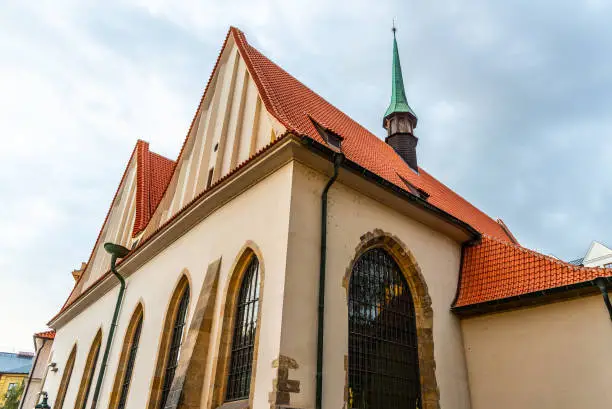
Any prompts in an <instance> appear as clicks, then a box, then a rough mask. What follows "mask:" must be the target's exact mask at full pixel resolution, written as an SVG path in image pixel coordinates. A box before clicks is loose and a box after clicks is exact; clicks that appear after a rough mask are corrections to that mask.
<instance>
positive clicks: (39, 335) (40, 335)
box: [34, 329, 55, 339]
mask: <svg viewBox="0 0 612 409" xmlns="http://www.w3.org/2000/svg"><path fill="white" fill-rule="evenodd" d="M34 336H35V337H36V338H44V339H55V331H53V330H52V329H51V330H49V331H44V332H37V333H36V334H34Z"/></svg>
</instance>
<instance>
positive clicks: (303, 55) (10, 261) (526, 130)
mask: <svg viewBox="0 0 612 409" xmlns="http://www.w3.org/2000/svg"><path fill="white" fill-rule="evenodd" d="M221 3H223V4H224V5H223V6H221V5H220V4H221ZM329 3H330V2H329V1H327V0H300V1H283V0H279V1H252V0H244V1H242V0H240V1H236V0H232V1H224V2H215V3H212V2H207V1H203V0H188V1H177V0H174V1H170V0H168V1H166V0H107V1H104V2H99V3H98V2H92V1H84V0H74V1H72V0H54V1H42V0H39V1H36V2H28V1H22V0H16V1H13V0H8V1H7V0H5V1H4V2H3V5H2V7H1V8H0V27H1V30H0V33H1V35H0V138H1V145H0V289H1V294H0V350H8V351H12V350H31V349H32V348H33V347H32V333H33V332H35V331H41V330H44V329H45V328H46V327H45V323H46V322H47V321H48V320H49V318H50V317H52V316H53V315H54V314H55V313H56V312H57V311H58V309H59V308H60V307H61V305H62V304H63V302H64V301H65V299H66V297H67V295H68V293H69V291H70V289H71V288H72V285H73V280H72V277H71V275H70V272H71V271H72V270H73V269H75V268H77V267H79V265H80V263H81V261H86V260H87V258H88V257H89V254H90V251H91V247H92V245H93V243H94V240H95V239H96V236H97V234H98V231H99V229H100V227H101V224H102V221H103V219H104V216H105V214H106V212H107V210H108V207H109V205H110V201H111V199H112V196H113V193H114V191H115V189H116V188H117V184H118V183H119V179H120V177H121V174H122V172H123V169H124V167H125V165H126V162H127V160H128V158H129V155H130V153H131V151H132V149H133V146H134V144H135V142H136V139H137V138H142V139H145V140H147V141H149V142H150V143H151V149H152V150H153V151H155V152H159V153H161V154H163V155H166V156H167V157H169V158H172V159H175V158H176V155H177V154H178V150H179V149H180V146H181V143H182V141H183V139H184V138H185V134H186V131H187V128H188V126H189V124H190V121H191V118H192V116H193V114H194V112H195V109H196V105H197V104H198V102H199V98H200V95H201V93H202V90H203V88H204V86H205V84H206V82H207V80H208V77H209V75H210V72H211V70H212V66H213V64H214V61H215V59H216V57H217V55H218V53H219V49H220V47H221V44H222V42H223V39H224V37H225V34H226V32H227V30H228V28H229V26H230V25H235V26H237V27H239V28H240V29H242V30H243V31H244V32H245V33H246V35H247V38H248V39H249V41H250V42H251V43H252V44H253V45H255V46H256V47H257V48H259V49H260V50H261V51H262V52H263V53H264V54H266V55H267V56H268V57H270V58H271V59H272V60H274V61H275V62H276V63H278V64H279V65H280V66H282V67H283V68H285V69H286V70H287V71H289V72H290V73H292V74H293V75H294V76H296V77H297V78H298V79H300V80H301V81H303V82H304V83H305V84H306V85H308V86H309V87H311V88H312V89H314V90H315V91H317V92H318V93H319V94H321V95H323V96H324V97H325V98H326V99H328V100H329V101H330V102H331V103H333V104H335V105H336V106H338V107H339V108H340V109H342V110H343V111H345V112H346V113H347V114H349V115H350V116H352V117H353V118H354V119H355V120H357V121H358V122H360V123H361V124H363V125H364V126H366V127H367V128H368V129H370V130H371V131H372V132H374V133H375V134H377V135H378V136H380V137H383V136H384V130H383V129H382V128H381V117H382V114H383V113H384V111H385V109H386V108H387V105H388V100H389V95H390V87H391V79H390V70H391V50H392V42H391V41H392V36H391V31H390V28H391V21H392V19H393V17H396V18H397V26H398V28H399V31H398V42H399V49H400V55H401V61H402V66H403V70H404V80H405V82H406V88H407V92H408V100H409V102H410V104H411V106H412V107H413V109H414V110H415V111H416V113H417V115H418V116H419V126H418V128H417V132H416V133H417V135H418V136H419V138H420V140H419V147H418V155H419V164H420V165H421V166H422V167H423V168H425V169H427V170H428V171H429V172H430V173H432V174H433V175H434V176H436V177H437V178H439V179H440V180H441V181H443V182H444V183H446V184H448V185H449V186H450V187H452V188H453V189H455V190H456V191H457V192H459V193H460V194H461V195H463V196H464V197H466V198H467V199H468V200H469V201H471V202H472V203H474V204H475V205H476V206H478V207H480V208H481V209H483V210H484V211H485V212H487V213H488V214H489V215H491V216H492V217H501V218H503V220H504V221H505V222H506V224H507V225H508V226H509V227H510V228H511V229H512V231H513V233H514V234H515V236H516V237H517V238H518V239H519V241H520V242H521V243H522V244H523V245H525V246H527V247H530V248H535V249H538V250H540V251H542V252H545V253H549V254H554V255H556V256H558V257H561V258H564V259H571V258H575V257H579V256H581V255H582V254H583V253H584V252H585V251H586V249H587V247H588V245H589V243H590V241H591V240H593V239H595V240H600V241H603V242H608V243H612V217H610V214H609V209H610V206H609V203H610V201H611V199H612V172H611V171H612V162H611V160H610V159H611V158H612V142H611V137H612V115H610V112H612V26H611V25H610V21H612V7H611V4H610V2H608V1H605V0H601V1H596V0H592V1H584V2H578V1H564V2H559V1H554V2H553V1H540V2H533V1H512V2H508V1H498V2H493V1H478V0H476V1H470V2H463V1H461V2H460V1H456V2H453V1H443V0H438V1H436V2H424V1H416V0H412V1H409V2H407V1H406V0H400V1H397V2H386V4H385V5H381V4H379V3H382V2H373V1H362V0H351V1H350V2H346V3H342V2H337V3H336V4H335V5H330V4H329ZM534 3H537V4H534ZM110 313H111V312H110V311H109V314H110ZM109 317H110V316H109Z"/></svg>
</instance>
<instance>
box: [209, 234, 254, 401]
mask: <svg viewBox="0 0 612 409" xmlns="http://www.w3.org/2000/svg"><path fill="white" fill-rule="evenodd" d="M253 257H256V258H257V260H258V262H259V310H258V311H257V330H256V332H255V346H254V348H253V363H252V367H251V383H250V387H249V398H248V399H244V400H239V401H232V402H227V403H226V402H225V395H226V388H227V380H228V379H227V378H228V371H229V366H230V362H229V361H230V358H231V347H232V345H231V343H232V336H233V332H234V320H235V319H236V317H235V315H236V308H237V301H238V296H239V293H240V287H241V284H242V278H243V277H244V273H245V272H246V270H247V268H248V266H249V264H250V262H251V260H252V258H253ZM229 271H230V274H231V275H230V278H229V280H228V282H227V284H226V288H225V291H224V294H225V300H224V301H223V303H222V310H221V312H220V319H221V324H220V326H221V332H220V336H219V338H220V339H219V344H218V345H219V350H218V356H217V357H216V358H215V359H214V361H213V362H214V363H213V365H215V364H216V367H214V366H213V369H212V373H213V374H214V380H213V382H212V385H211V389H212V390H211V394H210V395H211V397H212V399H210V400H209V405H208V408H209V409H212V408H218V407H221V406H223V407H225V406H231V407H240V408H242V407H249V408H252V407H253V398H254V394H255V378H256V373H257V357H258V350H259V334H260V331H261V312H262V309H263V308H262V307H263V304H262V303H263V299H264V282H265V267H264V259H263V256H262V253H261V251H260V250H259V247H257V245H256V244H255V243H253V242H252V241H249V242H247V244H245V245H244V246H243V248H242V249H241V250H240V252H239V253H238V257H237V258H236V259H235V261H234V263H233V265H232V267H231V269H230V270H229Z"/></svg>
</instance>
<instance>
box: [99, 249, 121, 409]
mask: <svg viewBox="0 0 612 409" xmlns="http://www.w3.org/2000/svg"><path fill="white" fill-rule="evenodd" d="M104 249H105V250H106V251H107V252H108V253H110V254H111V262H110V269H111V271H112V272H113V274H114V275H115V277H117V280H119V294H118V295H117V303H116V304H115V312H114V314H113V321H112V322H111V326H110V330H109V331H108V338H107V339H106V347H105V348H104V356H103V357H102V364H101V366H100V373H99V374H98V381H97V382H96V389H95V390H94V395H93V398H92V402H91V409H95V408H96V406H97V405H98V397H99V396H100V389H101V388H102V381H103V380H104V372H105V371H106V365H107V361H108V354H109V352H110V348H111V344H112V342H113V335H114V334H115V328H116V327H117V318H118V317H119V309H120V308H121V302H122V301H123V293H124V292H125V279H124V278H123V277H122V276H121V275H120V274H119V273H118V272H117V268H116V263H117V259H118V258H123V257H125V256H126V255H127V254H128V253H129V250H128V249H126V248H125V247H123V246H120V245H118V244H113V243H104Z"/></svg>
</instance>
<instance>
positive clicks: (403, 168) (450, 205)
mask: <svg viewBox="0 0 612 409" xmlns="http://www.w3.org/2000/svg"><path fill="white" fill-rule="evenodd" d="M230 31H231V33H232V34H233V35H234V38H235V40H236V43H237V45H238V48H239V50H240V51H241V54H242V55H243V58H244V59H245V61H246V64H247V67H249V71H250V72H251V75H252V76H253V79H254V80H255V83H256V84H257V86H258V88H259V91H260V94H261V96H262V100H263V102H264V104H265V106H266V108H267V110H268V111H269V112H270V113H271V114H272V115H274V116H275V117H276V119H278V120H279V121H280V122H281V123H282V124H283V125H285V126H286V127H287V128H288V129H289V130H290V131H293V132H295V133H298V134H302V135H306V136H308V137H310V138H312V139H314V140H316V141H318V142H321V143H325V142H324V141H323V139H322V138H321V136H320V135H319V133H318V132H317V130H316V128H315V127H314V125H313V123H312V121H311V120H310V119H309V116H310V117H312V119H314V120H315V121H317V122H318V123H320V124H321V125H322V126H324V127H325V128H327V129H329V130H331V131H333V132H335V133H336V134H338V135H340V136H341V137H342V138H343V142H342V150H343V152H344V154H345V155H346V157H347V158H348V159H350V160H351V161H353V162H355V163H357V164H359V165H360V166H362V167H364V168H366V169H368V170H369V171H371V172H373V173H375V174H376V175H378V176H380V177H382V178H384V179H386V180H387V181H389V182H391V183H393V184H395V185H396V186H398V187H400V188H402V189H404V190H406V185H405V183H404V182H403V181H402V178H403V179H405V180H406V181H408V182H409V183H410V184H412V185H413V186H415V187H416V188H419V189H422V190H424V191H425V192H426V193H427V194H429V198H428V202H429V203H431V204H432V205H434V206H436V207H438V208H440V209H442V210H444V211H445V212H447V213H450V214H451V215H453V216H455V217H456V218H458V219H460V220H462V221H464V222H466V223H468V224H470V225H471V226H472V227H474V228H475V229H476V230H478V231H480V232H482V233H485V234H488V235H491V236H494V237H498V238H500V239H502V240H512V239H511V238H510V237H509V236H508V234H506V232H505V230H504V228H503V227H502V226H500V225H499V224H498V223H496V222H495V221H494V220H493V219H491V218H490V217H489V216H487V215H486V214H485V213H483V212H482V211H480V210H479V209H477V208H476V207H474V206H473V205H472V204H470V203H469V202H468V201H466V200H465V199H463V198H462V197H461V196H459V195H458V194H457V193H455V192H453V191H452V190H451V189H449V188H448V187H446V186H445V185H444V184H442V183H440V182H439V181H438V180H437V179H435V178H434V177H433V176H431V175H430V174H429V173H427V172H426V171H425V170H423V169H422V168H419V173H418V174H417V173H416V172H414V171H413V170H412V169H410V167H409V166H408V165H407V164H406V162H404V161H403V160H402V158H401V157H400V156H399V155H397V154H396V153H395V151H394V150H393V148H392V147H391V146H389V145H387V144H386V143H385V142H384V141H382V140H381V139H379V138H378V137H376V136H375V135H374V134H372V133H371V132H369V131H368V130H367V129H365V128H364V127H363V126H361V125H359V124H358V123H357V122H355V121H354V120H352V119H351V118H350V117H349V116H347V115H346V114H344V113H343V112H342V111H340V110H339V109H338V108H336V107H334V106H333V105H332V104H330V103H329V102H327V101H326V100H325V99H323V98H322V97H321V96H319V95H318V94H317V93H315V92H314V91H312V90H311V89H309V88H308V87H306V86H305V85H304V84H302V83H301V82H300V81H298V80H297V79H295V78H294V77H293V76H291V75H290V74H288V73H287V72H286V71H284V70H283V69H282V68H280V67H279V66H278V65H276V64H274V63H273V62H272V61H270V60H269V59H268V58H266V57H265V56H264V55H263V54H261V53H260V52H259V51H257V50H256V49H255V48H253V47H252V46H251V45H250V44H249V43H248V42H247V41H246V37H245V36H244V34H243V33H242V32H241V31H240V30H238V29H236V28H233V27H232V28H231V29H230Z"/></svg>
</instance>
